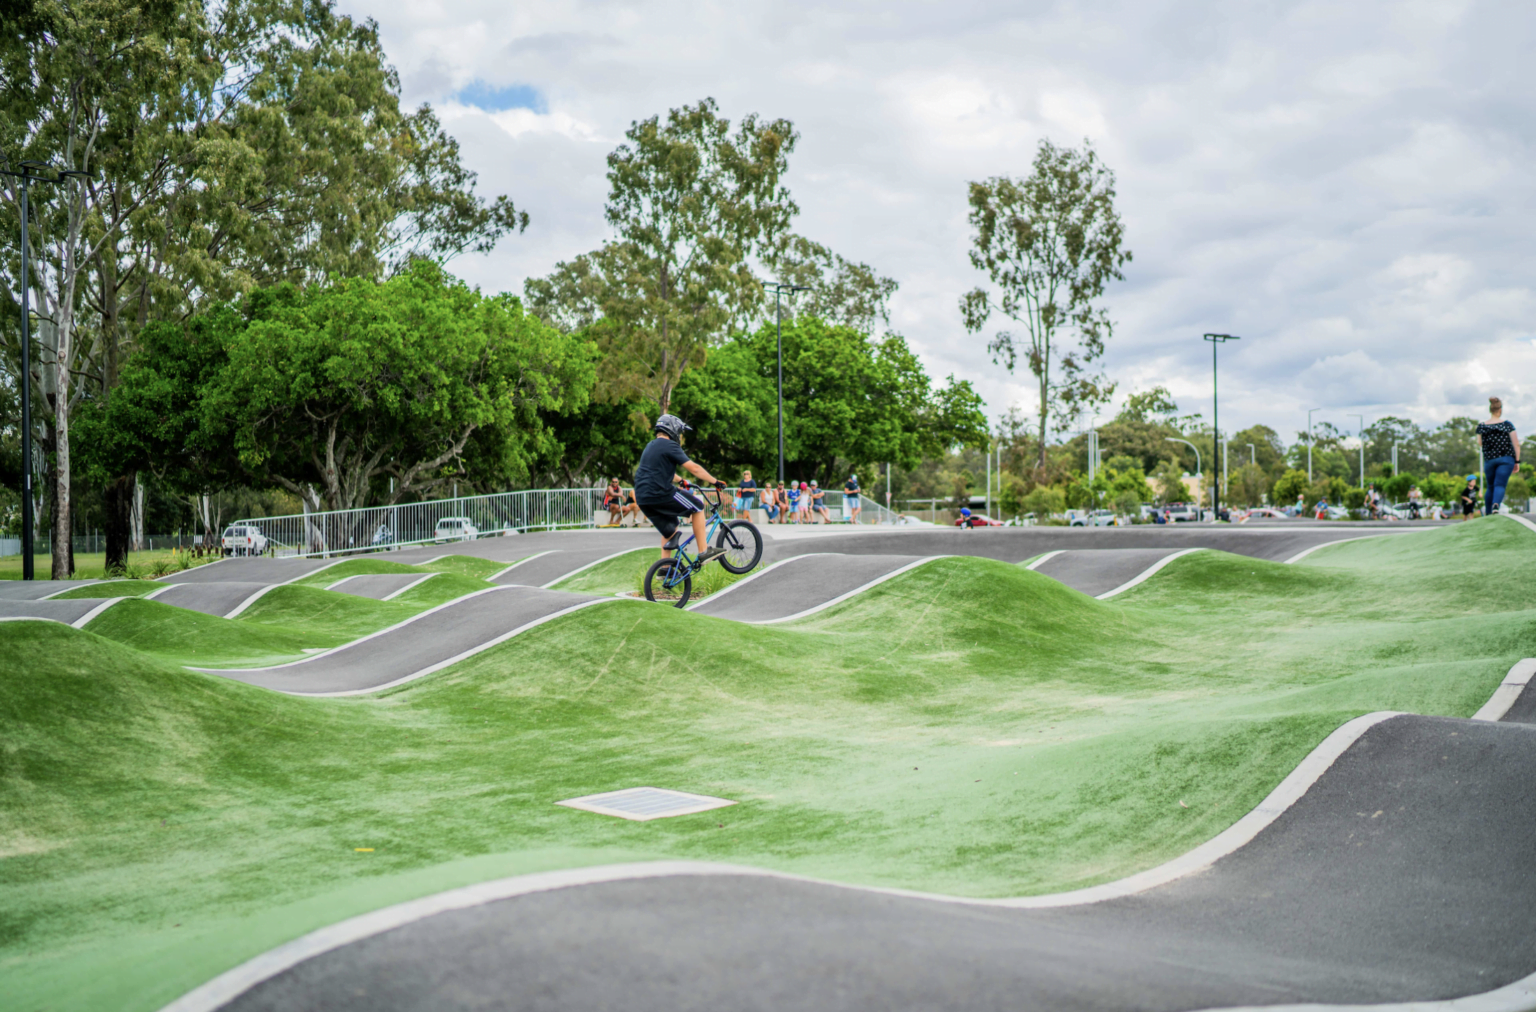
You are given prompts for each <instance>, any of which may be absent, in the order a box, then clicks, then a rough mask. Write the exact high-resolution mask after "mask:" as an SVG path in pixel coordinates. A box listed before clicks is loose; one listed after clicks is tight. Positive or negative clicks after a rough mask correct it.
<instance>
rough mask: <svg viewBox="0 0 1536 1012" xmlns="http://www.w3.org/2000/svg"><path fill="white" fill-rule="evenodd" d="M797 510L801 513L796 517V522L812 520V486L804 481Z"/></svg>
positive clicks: (806, 522)
mask: <svg viewBox="0 0 1536 1012" xmlns="http://www.w3.org/2000/svg"><path fill="white" fill-rule="evenodd" d="M796 512H797V513H798V514H799V515H798V516H797V517H796V518H795V523H797V524H808V523H810V522H811V486H809V485H807V484H806V483H805V482H803V481H802V482H801V483H800V504H799V506H798V507H797V509H796Z"/></svg>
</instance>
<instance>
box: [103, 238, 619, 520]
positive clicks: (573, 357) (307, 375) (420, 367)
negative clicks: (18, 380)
mask: <svg viewBox="0 0 1536 1012" xmlns="http://www.w3.org/2000/svg"><path fill="white" fill-rule="evenodd" d="M148 333H150V334H151V335H152V336H154V337H155V340H154V342H152V343H151V344H149V345H147V346H146V348H145V352H144V354H142V355H140V356H136V357H135V359H134V361H133V362H132V363H131V365H130V368H128V369H127V370H125V372H124V377H123V383H122V385H121V388H120V394H119V396H118V397H115V398H113V400H112V401H111V402H110V404H109V405H108V406H107V407H106V409H105V410H104V412H103V417H102V422H101V426H100V427H101V429H102V430H115V431H116V432H117V433H118V435H117V436H116V437H115V439H114V442H113V444H112V445H115V446H117V447H118V448H119V452H120V456H119V457H118V458H117V459H110V458H108V459H104V460H102V461H101V463H100V467H101V468H102V470H103V472H109V471H111V470H112V469H113V468H124V467H148V468H151V469H153V470H154V471H156V473H158V474H160V475H162V476H163V477H165V478H166V479H167V480H168V481H169V482H170V483H171V484H173V485H175V486H176V487H178V488H181V489H183V490H186V491H197V490H207V489H210V488H216V487H228V486H229V485H230V484H234V483H236V482H245V483H250V484H254V485H258V486H269V485H276V486H278V487H281V488H283V489H285V490H287V491H288V492H291V493H292V494H294V495H296V496H299V497H300V498H301V499H303V500H304V502H306V503H307V504H308V505H309V506H310V507H312V508H315V509H319V508H331V509H344V508H350V507H356V506H362V505H367V504H369V503H376V502H383V503H393V502H397V501H399V500H400V499H401V498H402V497H407V496H420V495H422V494H424V493H428V492H430V491H432V490H433V489H436V488H439V487H441V486H442V485H443V484H445V483H447V482H449V481H453V480H458V479H464V480H468V481H475V480H491V481H507V480H509V479H512V478H514V477H516V476H517V475H519V474H523V473H526V471H527V469H528V466H529V463H530V461H531V460H532V459H533V458H534V457H535V456H536V455H537V454H538V453H539V452H540V450H541V449H543V446H542V445H541V440H542V439H543V438H545V436H546V433H545V431H544V430H543V428H542V425H541V423H540V419H539V414H538V412H539V411H541V410H545V411H548V410H558V409H560V408H561V407H564V406H567V405H569V406H570V407H573V408H580V407H582V406H584V405H585V402H586V398H587V396H588V393H589V391H590V389H591V386H592V381H593V367H592V362H591V356H592V349H591V347H590V345H588V344H587V343H585V342H583V341H581V340H579V339H577V338H573V337H570V336H568V335H564V334H561V333H560V332H558V331H556V330H554V329H553V328H551V327H548V326H547V325H545V324H544V323H542V322H541V321H539V320H538V319H537V318H534V317H531V316H528V315H526V314H524V313H523V312H522V310H521V307H520V305H519V303H518V302H517V300H516V299H514V298H512V297H510V296H492V297H485V296H481V295H480V294H479V293H478V292H474V291H471V290H470V289H469V288H468V287H467V286H465V285H464V284H463V283H461V282H457V281H455V280H454V279H452V278H451V277H449V276H448V275H447V274H446V272H444V271H443V270H442V268H440V267H438V266H437V265H435V264H433V263H431V262H429V261H418V262H416V263H415V264H413V265H412V266H411V267H410V268H409V269H408V270H407V271H405V272H404V273H402V274H399V275H397V276H396V277H394V278H391V279H390V280H388V281H386V282H383V283H378V282H374V281H372V280H369V279H366V278H356V279H351V280H348V281H343V282H339V283H337V284H335V285H331V286H317V287H312V288H309V289H299V288H296V287H295V286H293V285H290V284H287V283H286V282H285V283H282V284H279V285H276V286H273V287H271V288H265V289H257V290H254V291H253V292H251V293H250V294H249V295H248V296H247V297H246V298H245V299H243V300H242V301H241V303H240V304H239V307H238V310H237V309H235V308H233V307H222V308H216V309H214V310H212V311H210V312H208V313H206V314H202V315H201V316H199V317H195V318H194V319H193V320H192V321H191V323H190V325H189V328H188V331H187V334H186V338H185V339H183V340H181V341H175V340H174V339H173V338H172V336H171V335H169V334H167V333H165V329H164V328H162V329H161V330H158V331H155V330H152V331H149V332H148ZM157 405H159V406H160V410H159V411H157V410H156V408H157ZM472 441H474V442H473V443H472ZM471 466H473V468H474V470H470V467H471ZM391 478H392V479H394V488H393V491H390V490H389V488H388V481H389V479H391Z"/></svg>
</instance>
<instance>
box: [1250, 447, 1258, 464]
mask: <svg viewBox="0 0 1536 1012" xmlns="http://www.w3.org/2000/svg"><path fill="white" fill-rule="evenodd" d="M1248 463H1250V464H1252V465H1254V466H1255V467H1257V466H1258V464H1259V457H1258V454H1257V453H1255V452H1254V449H1253V444H1252V443H1249V444H1248Z"/></svg>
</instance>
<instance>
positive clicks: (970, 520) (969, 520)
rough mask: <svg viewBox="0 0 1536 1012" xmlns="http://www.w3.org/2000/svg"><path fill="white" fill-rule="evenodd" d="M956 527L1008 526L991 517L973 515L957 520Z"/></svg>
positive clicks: (978, 514)
mask: <svg viewBox="0 0 1536 1012" xmlns="http://www.w3.org/2000/svg"><path fill="white" fill-rule="evenodd" d="M955 526H956V527H1006V526H1008V525H1007V524H1005V523H1003V522H1002V521H1001V520H993V519H992V518H991V517H989V516H983V515H982V514H980V513H972V514H971V515H970V516H968V517H961V518H960V519H958V520H956V521H955Z"/></svg>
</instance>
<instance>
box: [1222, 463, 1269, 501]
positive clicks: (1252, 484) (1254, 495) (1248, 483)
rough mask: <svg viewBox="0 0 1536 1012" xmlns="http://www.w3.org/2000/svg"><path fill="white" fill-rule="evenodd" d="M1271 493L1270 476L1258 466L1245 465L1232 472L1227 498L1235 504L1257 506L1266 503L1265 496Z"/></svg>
mask: <svg viewBox="0 0 1536 1012" xmlns="http://www.w3.org/2000/svg"><path fill="white" fill-rule="evenodd" d="M1268 491H1269V475H1267V474H1265V473H1264V469H1263V468H1262V467H1259V466H1258V465H1256V464H1248V463H1245V464H1243V466H1242V467H1239V468H1238V469H1237V470H1236V471H1233V472H1232V476H1231V478H1230V480H1229V487H1228V488H1227V497H1228V498H1229V499H1231V500H1232V501H1233V502H1234V503H1239V504H1241V505H1244V506H1257V505H1259V504H1260V503H1262V502H1263V501H1264V494H1265V493H1266V492H1268Z"/></svg>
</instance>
